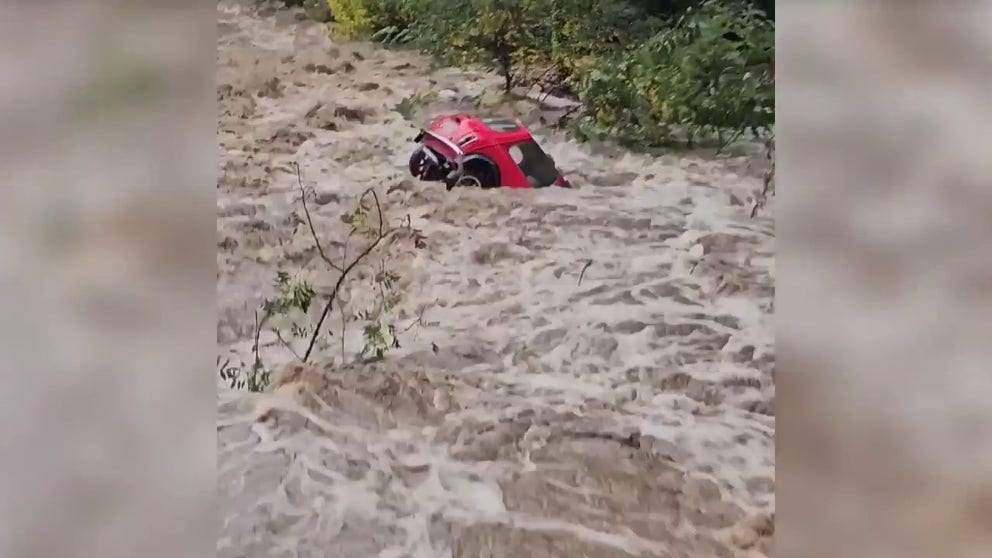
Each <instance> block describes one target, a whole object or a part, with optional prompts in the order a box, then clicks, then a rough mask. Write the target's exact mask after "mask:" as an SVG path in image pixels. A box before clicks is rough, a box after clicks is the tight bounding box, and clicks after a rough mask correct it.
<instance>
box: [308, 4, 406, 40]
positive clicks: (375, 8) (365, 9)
mask: <svg viewBox="0 0 992 558" xmlns="http://www.w3.org/2000/svg"><path fill="white" fill-rule="evenodd" d="M327 4H328V6H329V7H330V9H331V14H332V15H333V17H334V21H335V25H334V32H335V33H336V34H337V35H339V36H340V37H342V38H346V39H362V38H369V37H371V36H372V35H373V34H374V33H376V32H377V31H380V30H382V29H384V28H387V27H393V28H395V29H396V30H397V31H399V30H402V29H406V28H408V27H410V24H411V22H412V18H411V15H412V14H413V13H414V12H412V11H411V8H412V7H413V4H414V3H413V2H411V1H410V0H327Z"/></svg>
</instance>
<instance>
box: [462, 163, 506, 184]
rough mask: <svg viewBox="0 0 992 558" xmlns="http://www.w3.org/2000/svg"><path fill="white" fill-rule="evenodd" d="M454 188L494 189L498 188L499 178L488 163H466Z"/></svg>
mask: <svg viewBox="0 0 992 558" xmlns="http://www.w3.org/2000/svg"><path fill="white" fill-rule="evenodd" d="M454 186H457V187H459V188H465V187H468V188H484V189H488V188H496V187H498V186H499V178H498V176H497V173H496V169H495V168H494V167H493V165H492V164H491V163H489V162H488V161H479V160H474V161H467V162H466V163H465V169H464V171H463V172H462V175H461V176H459V177H458V179H457V180H456V181H455V183H454Z"/></svg>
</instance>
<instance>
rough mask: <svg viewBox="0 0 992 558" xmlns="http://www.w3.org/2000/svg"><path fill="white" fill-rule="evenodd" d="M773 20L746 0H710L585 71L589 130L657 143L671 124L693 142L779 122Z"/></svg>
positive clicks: (582, 88)
mask: <svg viewBox="0 0 992 558" xmlns="http://www.w3.org/2000/svg"><path fill="white" fill-rule="evenodd" d="M773 49H774V27H773V26H772V24H771V22H770V21H768V20H767V19H765V18H764V17H762V16H761V14H760V13H759V12H758V11H757V10H756V9H755V8H752V7H749V6H748V5H745V4H741V3H735V2H727V1H717V0H707V1H706V2H704V3H703V4H702V5H701V6H700V7H699V8H698V9H690V10H689V11H687V13H686V14H685V15H683V16H682V17H680V18H679V19H678V20H677V21H676V22H675V24H674V25H673V26H671V27H669V28H666V29H664V30H662V31H660V32H659V33H657V34H655V35H654V36H653V37H651V38H650V39H649V40H648V41H646V42H645V43H644V44H643V45H642V46H640V47H639V48H638V49H636V50H635V51H634V52H632V53H631V54H630V55H629V56H624V57H620V58H614V59H612V60H609V62H607V63H602V64H600V65H599V68H598V69H596V70H593V71H591V72H589V73H587V74H585V75H584V76H583V78H582V79H581V81H580V83H579V87H578V91H579V95H580V97H581V98H582V100H583V101H584V102H585V104H586V115H587V116H586V118H585V124H586V125H587V126H586V130H587V131H588V130H593V131H594V133H599V134H602V135H606V136H613V137H621V138H625V139H627V140H628V141H632V142H637V143H643V144H649V145H658V144H662V143H665V142H666V141H667V140H668V139H670V137H671V135H672V133H673V131H675V130H679V131H681V132H683V133H685V135H686V139H687V140H688V142H689V143H690V144H691V143H692V140H693V139H694V138H695V137H697V135H698V134H699V133H700V132H704V133H705V132H708V133H711V134H714V135H717V136H718V137H720V138H721V139H722V136H723V135H724V134H725V133H730V134H731V135H732V136H736V135H739V134H740V133H742V132H743V131H746V130H750V131H752V132H753V133H755V135H758V134H759V133H761V132H764V131H768V130H770V129H771V127H772V125H773V124H774V79H773V75H772V63H773Z"/></svg>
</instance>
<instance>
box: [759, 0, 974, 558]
mask: <svg viewBox="0 0 992 558" xmlns="http://www.w3.org/2000/svg"><path fill="white" fill-rule="evenodd" d="M990 9H992V5H989V4H987V3H978V2H975V3H966V2H960V3H959V2H954V3H951V4H938V3H933V2H894V1H890V2H866V3H861V4H854V3H850V2H844V3H828V2H822V3H816V2H791V3H782V4H780V5H779V9H778V14H777V16H778V37H777V40H778V43H777V47H778V48H777V50H778V53H779V54H778V60H777V63H778V64H777V68H776V70H777V71H776V74H777V82H778V83H777V85H778V89H777V93H778V106H777V117H778V129H777V135H778V142H779V143H778V155H779V160H780V164H779V169H778V172H779V176H778V182H779V184H780V185H781V186H780V188H779V189H778V193H779V199H778V206H777V209H778V214H777V233H778V234H777V240H778V243H779V244H778V252H777V256H778V258H777V264H778V265H777V270H778V274H777V277H778V285H777V289H778V299H777V301H776V302H777V304H776V310H777V316H776V319H777V328H776V334H777V336H776V340H777V345H778V350H779V367H778V369H777V378H776V388H777V390H778V391H777V396H778V401H777V405H776V407H777V410H778V413H777V419H778V420H777V428H778V432H777V440H776V443H777V448H778V450H777V460H776V469H777V483H778V484H777V504H778V509H777V519H778V523H777V525H776V527H777V529H776V531H777V540H776V548H777V553H776V555H777V556H784V557H792V556H803V557H819V556H871V557H887V556H898V557H907V558H908V557H916V556H989V555H990V550H992V529H990V528H989V517H992V421H990V420H989V419H990V416H989V415H990V412H992V407H990V405H989V404H988V398H989V395H990V394H992V373H990V369H989V366H988V362H989V356H990V352H992V343H989V340H990V337H989V316H990V315H992V250H990V248H989V239H990V238H992V188H990V187H989V184H990V170H992V159H990V157H989V152H988V148H987V146H986V142H985V140H984V137H985V134H987V133H988V130H989V125H990V124H992V121H990V118H992V112H990V111H989V99H990V98H992V97H990V93H992V90H990V87H992V82H990V81H989V79H988V76H989V75H990V69H992V37H990V36H989V34H988V33H986V32H984V31H982V30H981V29H980V26H981V25H982V23H981V22H986V21H989V18H990V16H992V11H990Z"/></svg>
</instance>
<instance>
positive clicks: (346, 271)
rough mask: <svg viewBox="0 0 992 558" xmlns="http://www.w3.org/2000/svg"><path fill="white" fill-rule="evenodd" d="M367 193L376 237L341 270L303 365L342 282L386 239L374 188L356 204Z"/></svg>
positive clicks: (308, 356)
mask: <svg viewBox="0 0 992 558" xmlns="http://www.w3.org/2000/svg"><path fill="white" fill-rule="evenodd" d="M369 193H371V194H372V198H373V199H374V200H375V209H376V214H377V215H378V217H379V230H378V234H377V235H376V238H375V240H373V241H372V242H371V243H369V245H368V246H366V247H365V250H363V251H362V253H360V254H359V255H358V256H357V257H356V258H355V259H354V260H352V261H351V263H349V264H348V265H347V266H345V268H344V269H342V270H341V275H340V276H339V277H338V280H337V282H336V283H335V284H334V288H333V289H332V290H331V294H330V296H329V297H328V299H327V304H326V305H324V310H323V311H322V312H321V313H320V319H319V320H317V327H315V328H314V330H313V334H312V335H311V336H310V344H309V345H308V346H307V351H306V352H305V353H304V354H303V362H304V363H306V362H307V360H309V359H310V353H311V352H313V347H314V345H315V344H316V343H317V337H319V336H320V328H321V327H323V325H324V320H326V319H327V315H328V314H329V313H330V312H331V308H332V307H333V306H334V299H335V298H337V296H338V292H339V291H340V290H341V286H342V285H343V284H344V280H345V279H346V278H347V277H348V274H349V273H351V270H353V269H354V268H355V266H357V265H358V264H359V262H361V261H362V260H363V259H365V257H366V256H368V255H369V254H371V253H372V250H375V248H376V246H378V245H379V243H380V242H382V239H383V238H385V237H386V234H385V233H384V232H383V223H384V222H385V219H383V217H382V206H381V205H380V203H379V195H378V194H377V193H376V191H375V188H369V189H368V190H365V192H364V193H362V196H361V197H360V198H359V200H358V203H362V201H363V200H364V199H365V197H366V196H367V195H368V194H369Z"/></svg>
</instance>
